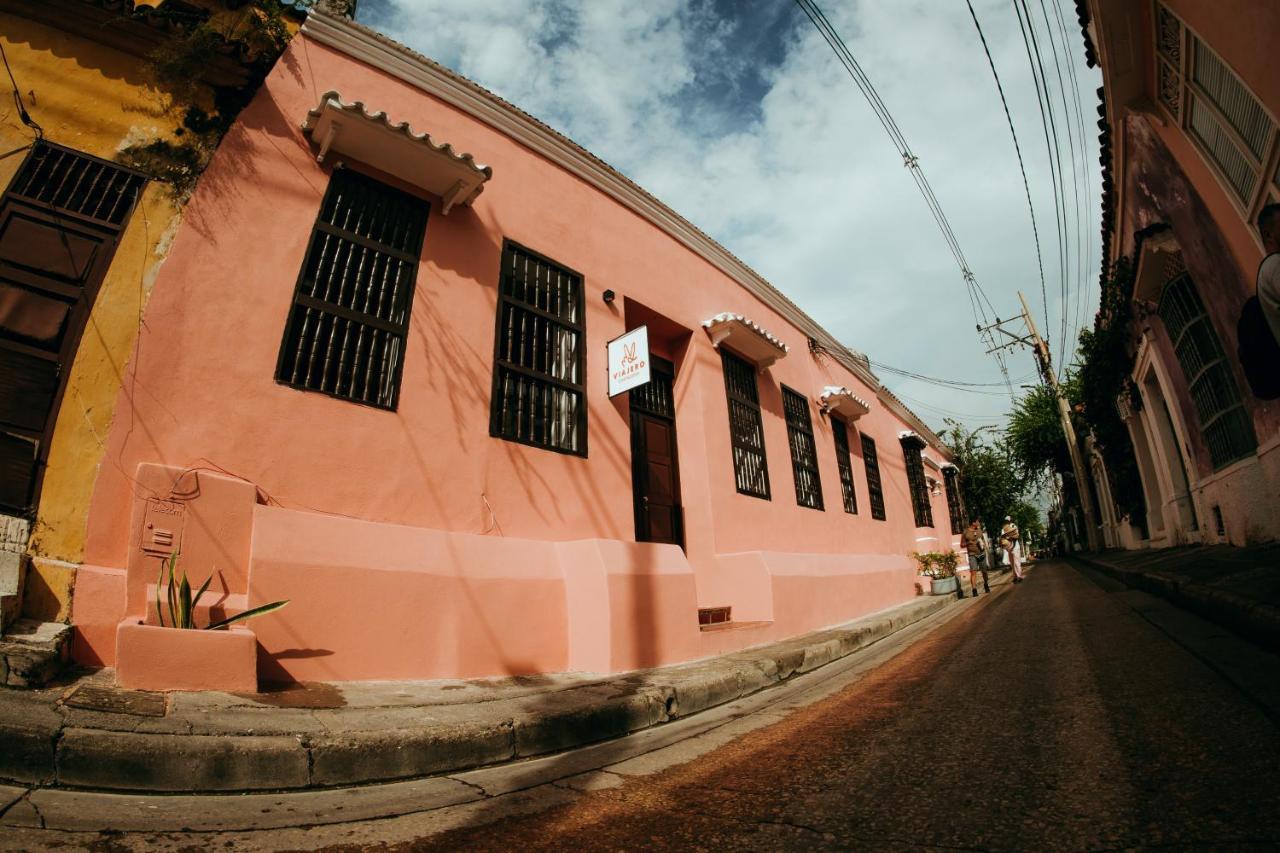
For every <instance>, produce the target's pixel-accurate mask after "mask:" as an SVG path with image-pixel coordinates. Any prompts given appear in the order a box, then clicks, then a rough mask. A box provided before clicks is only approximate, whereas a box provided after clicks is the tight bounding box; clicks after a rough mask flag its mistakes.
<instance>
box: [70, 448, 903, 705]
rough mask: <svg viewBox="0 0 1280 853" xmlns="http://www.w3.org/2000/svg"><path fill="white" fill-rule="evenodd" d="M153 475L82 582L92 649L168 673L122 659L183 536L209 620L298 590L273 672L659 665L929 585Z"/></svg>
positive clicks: (171, 471) (268, 641)
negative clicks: (124, 554)
mask: <svg viewBox="0 0 1280 853" xmlns="http://www.w3.org/2000/svg"><path fill="white" fill-rule="evenodd" d="M137 482H138V484H139V486H140V487H141V488H140V489H139V490H138V491H137V492H136V493H135V497H134V506H133V508H132V514H131V515H132V519H133V522H132V523H133V530H132V532H131V534H130V545H129V551H128V553H129V559H128V565H127V567H126V568H125V569H124V570H121V569H119V568H114V567H100V566H85V567H84V568H83V569H82V571H81V573H80V576H79V578H78V580H77V588H76V598H75V602H76V609H75V612H74V614H73V621H74V624H75V626H76V643H75V655H76V658H77V659H78V660H79V661H81V662H83V663H87V664H98V665H112V664H117V665H121V666H122V668H124V669H127V670H128V671H129V672H131V673H134V674H135V675H134V676H131V677H132V678H134V679H135V680H138V679H141V681H139V683H142V681H145V683H147V684H148V685H149V686H151V687H153V688H154V687H155V685H156V684H157V683H158V682H157V681H156V678H162V670H163V667H164V666H166V665H167V664H164V663H163V662H162V661H160V660H156V661H155V662H154V664H152V663H151V662H149V661H148V660H147V659H138V660H131V661H128V662H121V661H117V660H116V649H117V648H120V649H139V650H141V651H140V652H139V654H140V655H146V654H147V652H146V651H145V650H146V649H147V648H150V646H148V645H147V644H142V643H137V642H133V638H132V634H130V635H129V636H128V637H125V638H124V639H125V640H128V642H122V641H121V632H122V631H123V632H126V633H128V632H130V631H132V632H134V633H137V631H138V629H137V628H136V627H134V626H137V625H138V623H139V622H143V623H151V624H154V620H153V619H151V618H150V617H151V614H150V612H149V610H150V608H151V607H152V606H153V605H152V602H153V601H154V597H155V593H156V580H157V577H158V575H159V571H160V565H161V562H162V560H163V559H164V558H165V556H166V555H167V553H169V551H170V550H171V549H172V548H180V549H181V562H180V564H181V566H182V567H183V568H185V570H186V571H187V572H188V574H189V575H190V576H191V577H193V578H195V579H197V582H199V581H200V580H202V579H203V578H204V577H205V576H207V575H210V574H212V575H213V576H214V578H215V580H214V583H213V585H212V587H211V589H212V590H213V598H212V599H210V601H209V602H207V603H206V605H205V606H204V607H202V613H201V617H200V618H201V619H208V618H209V617H210V615H213V616H223V615H229V614H232V613H236V612H239V611H241V610H244V609H247V608H249V607H254V606H257V605H259V604H263V603H265V602H268V601H274V600H276V599H286V598H287V599H289V600H290V604H289V606H288V607H286V608H284V609H283V610H280V611H277V612H275V613H272V614H269V615H266V616H263V617H261V618H259V619H256V620H255V621H254V622H253V623H252V627H253V631H254V633H255V634H256V636H257V644H258V655H257V677H258V678H260V679H262V680H263V681H269V682H282V681H284V682H288V681H356V680H381V679H430V678H459V677H461V678H466V677H480V676H493V675H531V674H536V673H545V672H559V671H565V670H570V671H587V672H601V673H606V672H621V671H628V670H635V669H643V668H647V667H652V666H659V665H663V664H670V663H676V662H680V661H687V660H692V659H695V658H699V657H703V656H707V655H711V654H718V653H723V652H726V651H733V650H736V649H740V648H743V647H745V646H749V645H755V644H758V643H764V642H771V641H773V640H776V639H782V638H784V637H787V636H792V635H795V634H798V633H803V632H805V631H809V630H814V629H817V628H821V627H824V626H827V625H832V624H836V623H839V622H842V621H845V620H848V619H852V618H856V617H857V616H860V615H865V614H866V613H870V612H873V611H876V610H882V609H884V608H887V607H890V606H892V605H894V604H897V603H900V602H901V601H904V600H906V599H907V598H910V597H911V596H912V595H913V594H914V589H913V587H912V580H913V570H912V568H911V565H910V563H909V561H908V560H907V559H906V558H905V557H896V556H888V557H873V556H857V557H855V556H840V555H821V554H779V553H770V552H747V553H742V554H733V555H726V556H722V557H719V558H717V559H715V560H713V561H712V564H711V565H708V566H706V567H705V568H704V569H703V570H702V571H701V572H700V573H699V572H698V571H695V568H694V566H693V565H691V563H690V561H689V560H688V559H687V558H686V556H685V554H684V552H683V551H682V550H681V549H680V548H679V547H677V546H675V545H662V544H653V543H637V542H627V541H622V540H609V539H586V540H578V541H572V542H547V541H538V540H529V539H517V538H509V537H501V536H481V535H475V534H463V533H450V532H447V531H441V530H432V529H427V528H418V527H408V526H403V525H395V524H385V523H377V522H369V521H363V520H359V519H352V518H345V517H339V516H332V515H323V514H320V513H315V512H305V511H300V510H294V509H286V508H283V507H278V506H271V505H269V504H268V503H266V500H267V499H266V498H265V496H264V495H263V493H262V492H261V491H259V490H258V489H257V488H256V487H254V486H253V484H251V483H247V482H245V481H243V480H239V479H237V478H234V477H231V476H227V475H224V474H220V473H216V472H211V471H207V470H200V471H191V470H183V469H177V468H173V467H169V466H161V465H142V466H140V467H139V470H138V476H137ZM166 525H167V526H166ZM713 599H714V600H715V603H716V604H717V605H719V604H725V603H728V604H730V605H732V606H734V607H735V614H737V618H738V619H739V620H740V621H751V622H753V623H755V624H753V625H752V626H751V628H750V629H749V630H743V631H732V630H731V631H718V632H714V633H704V632H702V631H701V630H700V629H699V627H698V624H697V608H698V606H699V603H700V601H701V602H702V603H703V604H704V605H705V604H706V603H707V602H710V601H712V600H713ZM720 599H725V601H721V600H720ZM149 667H151V668H155V669H157V673H150V672H149V671H148V668H149ZM152 676H155V677H152Z"/></svg>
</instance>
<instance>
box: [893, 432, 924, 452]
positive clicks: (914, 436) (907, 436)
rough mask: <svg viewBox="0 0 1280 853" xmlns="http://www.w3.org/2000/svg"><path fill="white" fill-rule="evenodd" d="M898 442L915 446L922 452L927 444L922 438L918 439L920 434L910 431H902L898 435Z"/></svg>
mask: <svg viewBox="0 0 1280 853" xmlns="http://www.w3.org/2000/svg"><path fill="white" fill-rule="evenodd" d="M898 441H901V442H903V443H908V444H914V445H917V446H918V447H920V448H921V449H922V450H923V449H924V447H925V445H927V444H928V442H927V441H925V440H924V439H923V438H921V437H920V433H918V432H916V431H915V430H911V429H904V430H903V431H902V432H900V433H898Z"/></svg>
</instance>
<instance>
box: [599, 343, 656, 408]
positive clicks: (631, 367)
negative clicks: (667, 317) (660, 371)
mask: <svg viewBox="0 0 1280 853" xmlns="http://www.w3.org/2000/svg"><path fill="white" fill-rule="evenodd" d="M608 347H609V396H610V397H616V396H618V395H619V394H621V393H622V392H623V391H630V390H631V389H632V388H635V387H637V386H640V385H643V384H645V383H646V382H648V381H649V327H648V326H640V327H639V328H636V329H632V330H631V331H629V332H627V333H626V334H625V335H623V336H622V337H620V338H614V339H613V340H611V341H609V344H608Z"/></svg>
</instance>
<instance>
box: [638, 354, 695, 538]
mask: <svg viewBox="0 0 1280 853" xmlns="http://www.w3.org/2000/svg"><path fill="white" fill-rule="evenodd" d="M650 361H651V362H652V370H651V376H652V378H651V379H650V380H649V382H648V383H647V384H645V385H641V386H640V387H639V388H633V389H632V390H631V392H630V395H629V396H630V398H631V487H632V490H633V491H634V493H635V514H636V541H637V542H670V543H672V544H674V545H680V546H683V545H684V511H683V510H682V509H681V507H680V466H679V464H678V462H677V458H676V420H675V416H676V410H675V398H674V397H673V395H672V387H671V386H672V380H673V378H674V374H675V371H674V370H673V368H672V365H671V362H669V361H667V360H666V359H663V358H658V357H652V358H651V359H650Z"/></svg>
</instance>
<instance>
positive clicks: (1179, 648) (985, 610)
mask: <svg viewBox="0 0 1280 853" xmlns="http://www.w3.org/2000/svg"><path fill="white" fill-rule="evenodd" d="M855 657H860V658H861V661H860V662H856V663H850V664H848V665H847V666H846V665H838V666H832V667H829V668H827V669H828V670H830V671H829V672H824V671H823V670H819V671H816V672H814V673H811V674H809V675H808V676H806V678H807V679H812V680H811V682H810V684H811V685H812V686H810V687H807V688H804V690H803V691H801V692H800V693H798V694H795V695H793V696H791V698H784V699H782V700H778V701H775V702H774V704H773V705H768V704H764V705H761V706H759V707H758V708H757V709H756V710H751V711H750V712H749V713H744V714H742V715H739V716H737V717H733V718H732V721H731V722H729V723H727V724H726V725H724V726H723V727H721V728H718V729H713V730H710V731H705V732H704V733H703V734H701V735H698V736H696V737H689V738H687V739H686V740H684V741H677V742H674V743H670V744H669V745H668V746H665V747H663V748H660V749H655V750H654V751H652V752H650V753H647V754H641V755H638V756H637V757H635V758H631V759H628V760H619V758H618V757H617V756H616V755H615V756H614V757H613V758H609V757H607V754H608V752H609V750H610V749H611V747H609V746H607V745H605V746H602V747H601V748H600V749H601V750H603V751H604V753H605V755H606V757H605V758H602V759H601V760H600V761H599V762H597V763H589V764H587V765H585V766H588V767H598V768H601V769H597V770H593V771H591V772H586V773H584V772H582V766H581V761H580V759H581V758H582V756H581V755H579V756H578V757H577V758H575V757H574V755H573V754H572V753H566V754H564V755H562V756H552V757H549V758H547V759H543V760H542V761H543V762H544V763H550V764H553V765H554V764H555V763H557V762H561V763H562V765H563V766H564V768H565V770H564V772H563V773H561V774H560V775H559V776H553V777H552V778H555V779H558V781H554V782H551V783H543V784H537V785H534V786H533V787H529V786H528V785H524V786H523V787H522V786H521V785H520V784H519V782H518V780H519V779H520V778H521V774H522V773H526V772H528V771H524V770H522V769H521V765H515V766H513V767H512V768H510V769H506V768H495V769H494V770H493V771H481V772H479V773H476V774H470V775H467V774H464V776H463V777H459V778H466V779H470V780H472V781H469V782H468V783H467V784H469V785H474V786H476V787H483V788H484V789H485V790H484V793H485V797H484V798H483V799H481V800H478V801H476V802H472V803H468V804H465V805H459V806H455V807H450V808H442V809H438V810H435V811H430V812H417V813H413V814H407V815H402V816H400V817H394V818H387V819H384V820H370V821H359V822H350V823H339V824H332V825H310V826H307V825H303V826H299V827H297V828H294V829H285V830H276V831H255V832H226V833H223V832H215V833H199V832H165V833H73V832H53V831H40V830H34V829H32V830H15V831H13V832H12V833H11V834H9V836H8V837H7V838H6V837H0V848H2V849H5V850H10V849H22V850H27V849H48V848H59V849H93V850H104V851H105V850H164V851H174V850H184V851H185V850H209V849H227V850H316V849H323V850H332V851H355V850H361V851H363V850H377V851H408V850H415V851H416V850H448V851H455V850H503V851H507V850H574V849H579V850H636V849H656V850H676V849H679V850H824V849H829V850H845V849H856V850H919V849H938V850H943V849H964V850H1109V849H1122V848H1123V849H1144V848H1145V849H1178V850H1181V849H1190V848H1195V849H1246V850H1247V849H1268V850H1270V849H1276V848H1277V847H1278V846H1280V736H1278V732H1277V725H1278V724H1280V660H1278V659H1277V658H1276V657H1274V656H1272V655H1270V654H1268V653H1265V652H1262V651H1260V650H1259V649H1257V648H1256V647H1254V646H1252V645H1250V644H1248V643H1247V642H1244V641H1243V640H1240V639H1239V638H1237V637H1234V636H1233V635H1231V634H1229V633H1228V632H1226V631H1224V630H1223V629H1221V628H1217V627H1215V626H1212V625H1210V624H1209V623H1206V622H1203V621H1202V620H1200V619H1198V618H1197V617H1194V616H1191V615H1189V614H1186V613H1185V612H1183V611H1180V610H1178V609H1177V608H1175V607H1173V606H1172V605H1169V604H1167V603H1165V602H1162V601H1160V600H1158V599H1154V598H1152V597H1151V596H1149V595H1147V594H1145V593H1141V592H1135V591H1130V590H1126V589H1125V588H1123V587H1122V586H1121V585H1120V584H1118V583H1116V582H1114V581H1110V580H1107V579H1105V578H1103V577H1101V576H1099V575H1095V574H1094V573H1092V572H1090V571H1088V570H1085V569H1081V568H1076V567H1074V566H1073V565H1069V564H1066V563H1045V564H1042V565H1040V566H1039V567H1037V568H1036V569H1035V570H1034V572H1033V573H1032V575H1031V576H1030V578H1029V579H1028V581H1027V582H1025V583H1023V584H1020V585H1018V586H1016V587H1008V586H1003V585H1002V586H1001V587H999V588H998V589H997V591H996V592H994V594H992V595H991V596H990V597H989V598H983V599H979V600H978V601H967V602H965V604H964V605H963V606H958V607H953V608H950V609H948V610H947V611H944V614H943V616H942V617H941V618H939V619H937V620H934V621H933V623H932V624H931V625H926V624H924V623H922V624H921V625H920V626H919V627H913V628H911V629H908V630H905V631H903V632H900V634H898V635H894V636H893V637H890V638H888V639H886V640H884V641H882V642H881V643H877V644H876V645H874V646H872V647H870V648H869V649H868V650H866V651H865V652H862V653H860V654H859V655H858V656H855ZM842 666H843V670H842ZM780 695H784V696H785V691H781V693H780ZM655 731H656V730H655ZM645 736H647V737H652V736H654V734H653V733H646V735H645ZM570 765H574V766H575V767H576V768H577V769H569V766H570ZM544 770H545V768H544ZM571 773H573V774H579V775H568V774H571ZM486 774H488V775H486ZM534 775H537V774H536V773H535V774H534ZM513 780H515V781H513Z"/></svg>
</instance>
